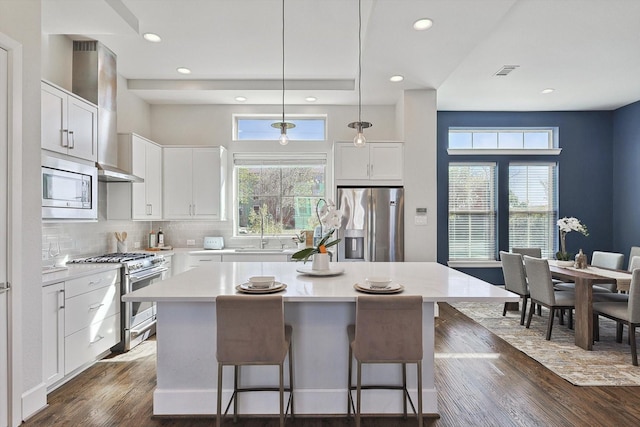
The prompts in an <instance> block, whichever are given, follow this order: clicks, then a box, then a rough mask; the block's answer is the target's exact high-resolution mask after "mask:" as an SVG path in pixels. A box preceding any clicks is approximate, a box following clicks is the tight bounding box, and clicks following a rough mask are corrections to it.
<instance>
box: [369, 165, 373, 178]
mask: <svg viewBox="0 0 640 427" xmlns="http://www.w3.org/2000/svg"><path fill="white" fill-rule="evenodd" d="M372 176H373V165H369V178H371V177H372Z"/></svg>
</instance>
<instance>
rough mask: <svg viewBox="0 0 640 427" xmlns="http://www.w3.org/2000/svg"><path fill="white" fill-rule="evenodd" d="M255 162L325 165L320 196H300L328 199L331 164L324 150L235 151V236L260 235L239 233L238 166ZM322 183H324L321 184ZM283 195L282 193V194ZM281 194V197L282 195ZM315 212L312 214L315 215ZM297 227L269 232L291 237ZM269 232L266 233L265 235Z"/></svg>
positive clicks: (270, 235)
mask: <svg viewBox="0 0 640 427" xmlns="http://www.w3.org/2000/svg"><path fill="white" fill-rule="evenodd" d="M251 164H255V165H256V166H265V165H266V166H269V165H272V166H277V165H278V164H281V165H282V166H287V165H293V164H307V165H310V166H311V165H316V166H320V165H321V166H323V167H324V184H323V185H324V192H323V194H320V195H318V196H307V195H305V196H300V197H305V198H306V197H311V198H318V199H320V198H324V199H327V197H328V194H329V191H330V187H329V184H330V183H329V176H330V166H329V161H328V156H327V153H323V152H297V153H282V154H273V153H258V152H256V153H254V152H251V153H235V154H234V155H233V159H232V168H233V172H232V174H233V224H232V227H233V230H232V237H233V238H239V239H244V238H251V239H255V238H256V237H258V238H259V237H260V236H259V235H257V236H256V235H255V234H244V233H242V234H241V233H239V230H240V213H239V207H240V204H239V194H238V191H239V181H238V179H239V177H238V167H242V166H247V165H251ZM321 185H322V184H321ZM280 196H281V195H280ZM280 196H279V197H280ZM314 215H315V213H313V215H312V216H314ZM295 232H297V229H295V230H291V232H288V233H282V234H277V235H276V234H273V233H270V234H268V236H269V237H271V238H276V239H278V238H279V239H287V238H291V237H293V236H294V235H295ZM266 236H267V234H265V237H266Z"/></svg>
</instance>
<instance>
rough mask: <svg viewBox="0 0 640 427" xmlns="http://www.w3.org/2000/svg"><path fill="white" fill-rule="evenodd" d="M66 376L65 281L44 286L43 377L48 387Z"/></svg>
mask: <svg viewBox="0 0 640 427" xmlns="http://www.w3.org/2000/svg"><path fill="white" fill-rule="evenodd" d="M63 377H64V282H60V283H55V284H53V285H49V286H45V287H43V288H42V378H43V381H44V382H45V384H46V385H47V387H49V386H50V385H52V384H54V383H56V382H58V381H60V380H61V379H62V378H63Z"/></svg>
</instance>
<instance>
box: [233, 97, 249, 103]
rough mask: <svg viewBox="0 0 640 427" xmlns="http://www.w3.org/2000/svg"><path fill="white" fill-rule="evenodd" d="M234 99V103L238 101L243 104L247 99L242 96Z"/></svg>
mask: <svg viewBox="0 0 640 427" xmlns="http://www.w3.org/2000/svg"><path fill="white" fill-rule="evenodd" d="M235 99H236V101H238V102H244V101H246V100H247V98H245V97H244V96H236V98H235Z"/></svg>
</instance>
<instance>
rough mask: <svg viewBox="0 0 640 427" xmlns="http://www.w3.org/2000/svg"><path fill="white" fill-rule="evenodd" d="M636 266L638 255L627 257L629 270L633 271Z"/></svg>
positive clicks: (639, 263) (639, 259) (639, 258)
mask: <svg viewBox="0 0 640 427" xmlns="http://www.w3.org/2000/svg"><path fill="white" fill-rule="evenodd" d="M636 268H640V255H636V256H634V257H632V258H631V259H629V271H633V270H635V269H636Z"/></svg>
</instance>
